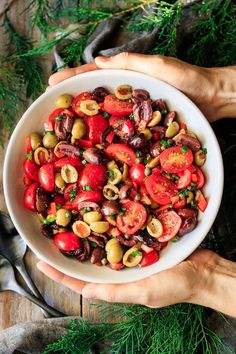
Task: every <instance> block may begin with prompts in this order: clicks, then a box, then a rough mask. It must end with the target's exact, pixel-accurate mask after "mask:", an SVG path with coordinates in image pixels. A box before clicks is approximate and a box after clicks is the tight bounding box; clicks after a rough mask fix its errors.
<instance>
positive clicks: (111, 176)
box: [106, 170, 115, 179]
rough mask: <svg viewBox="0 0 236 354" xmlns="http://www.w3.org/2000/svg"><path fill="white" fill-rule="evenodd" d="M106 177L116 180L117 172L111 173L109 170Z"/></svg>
mask: <svg viewBox="0 0 236 354" xmlns="http://www.w3.org/2000/svg"><path fill="white" fill-rule="evenodd" d="M106 177H107V178H108V179H114V178H115V172H114V171H111V170H107V171H106Z"/></svg>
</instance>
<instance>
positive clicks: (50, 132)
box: [44, 130, 55, 135]
mask: <svg viewBox="0 0 236 354" xmlns="http://www.w3.org/2000/svg"><path fill="white" fill-rule="evenodd" d="M47 133H49V134H51V135H55V132H54V130H45V133H44V135H45V134H47Z"/></svg>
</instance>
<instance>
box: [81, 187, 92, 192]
mask: <svg viewBox="0 0 236 354" xmlns="http://www.w3.org/2000/svg"><path fill="white" fill-rule="evenodd" d="M83 190H84V191H92V190H93V188H92V187H91V186H83Z"/></svg>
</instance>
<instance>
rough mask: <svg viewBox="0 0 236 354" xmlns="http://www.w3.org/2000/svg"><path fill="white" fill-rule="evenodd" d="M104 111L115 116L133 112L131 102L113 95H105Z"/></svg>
mask: <svg viewBox="0 0 236 354" xmlns="http://www.w3.org/2000/svg"><path fill="white" fill-rule="evenodd" d="M104 111H106V112H107V113H109V114H111V115H113V116H116V117H122V116H128V115H129V114H131V113H132V112H133V103H131V102H127V101H120V100H118V98H116V96H115V95H107V96H106V97H105V100H104Z"/></svg>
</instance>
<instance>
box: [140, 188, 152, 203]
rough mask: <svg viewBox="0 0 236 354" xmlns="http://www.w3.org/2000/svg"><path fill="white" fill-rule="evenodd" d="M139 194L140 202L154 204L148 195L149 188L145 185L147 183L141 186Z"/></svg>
mask: <svg viewBox="0 0 236 354" xmlns="http://www.w3.org/2000/svg"><path fill="white" fill-rule="evenodd" d="M139 194H140V202H142V203H143V204H146V205H151V204H152V201H151V199H150V198H149V196H148V192H147V189H146V187H145V184H143V185H142V186H141V187H140V190H139Z"/></svg>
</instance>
